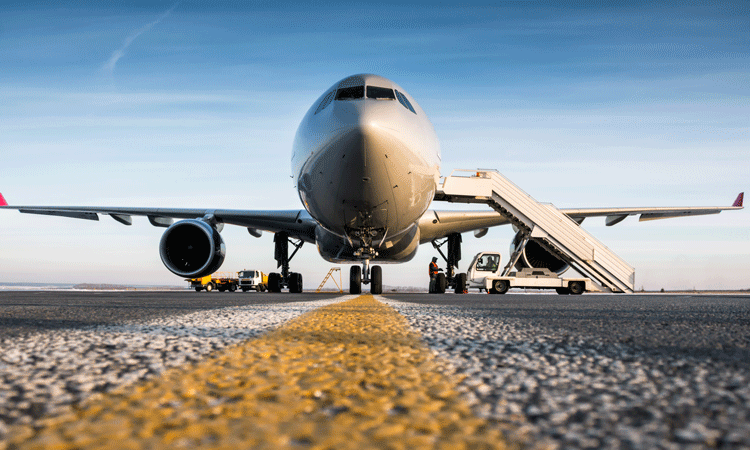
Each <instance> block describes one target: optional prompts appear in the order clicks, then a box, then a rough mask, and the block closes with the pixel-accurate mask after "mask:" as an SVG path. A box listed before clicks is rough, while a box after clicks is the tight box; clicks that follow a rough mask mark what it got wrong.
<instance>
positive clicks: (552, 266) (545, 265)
mask: <svg viewBox="0 0 750 450" xmlns="http://www.w3.org/2000/svg"><path fill="white" fill-rule="evenodd" d="M522 239H523V236H522V235H521V233H517V234H516V236H515V237H514V238H513V242H511V244H510V253H511V254H512V253H513V252H514V251H515V250H516V247H518V245H519V244H520V243H521V240H522ZM527 268H529V269H549V270H551V271H552V272H557V274H558V275H560V274H562V273H563V272H565V271H566V270H568V268H570V266H569V265H568V263H566V262H565V261H562V260H560V258H558V257H557V256H555V255H553V254H552V253H550V252H548V251H547V249H545V248H544V247H542V246H541V245H540V244H539V243H538V242H537V241H535V240H534V239H532V240H530V241H529V242H528V243H527V244H526V247H524V249H523V251H522V252H521V257H520V258H518V261H517V262H516V269H518V270H523V269H527Z"/></svg>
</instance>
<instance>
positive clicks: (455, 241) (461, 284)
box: [430, 233, 466, 294]
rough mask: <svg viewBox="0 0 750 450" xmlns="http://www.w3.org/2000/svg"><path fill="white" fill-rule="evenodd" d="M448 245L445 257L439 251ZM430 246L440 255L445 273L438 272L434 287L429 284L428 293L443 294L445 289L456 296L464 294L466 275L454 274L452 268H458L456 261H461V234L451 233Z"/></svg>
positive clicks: (434, 241)
mask: <svg viewBox="0 0 750 450" xmlns="http://www.w3.org/2000/svg"><path fill="white" fill-rule="evenodd" d="M445 244H448V256H445V254H444V253H443V251H442V250H441V249H440V247H442V246H443V245H445ZM432 246H433V247H435V250H437V251H438V253H440V256H442V257H443V259H444V260H445V262H446V264H447V267H446V269H445V273H443V272H439V273H438V274H437V276H436V277H435V283H434V285H433V284H432V283H430V293H433V294H444V293H445V291H446V290H447V289H449V288H450V289H453V292H455V293H456V294H465V293H466V274H465V273H458V274H457V273H455V271H454V268H458V261H460V260H461V233H451V234H449V235H448V236H447V237H446V238H445V240H443V241H438V240H437V239H435V240H433V241H432Z"/></svg>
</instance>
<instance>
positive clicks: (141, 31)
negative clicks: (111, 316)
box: [0, 1, 750, 289]
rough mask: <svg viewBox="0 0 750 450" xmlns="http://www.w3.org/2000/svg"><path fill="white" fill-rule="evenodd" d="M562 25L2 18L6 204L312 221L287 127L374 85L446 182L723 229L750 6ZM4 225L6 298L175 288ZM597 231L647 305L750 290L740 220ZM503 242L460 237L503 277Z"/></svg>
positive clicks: (461, 10)
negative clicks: (705, 209)
mask: <svg viewBox="0 0 750 450" xmlns="http://www.w3.org/2000/svg"><path fill="white" fill-rule="evenodd" d="M557 3H558V2H508V3H493V4H474V3H472V2H463V3H455V4H454V3H443V4H437V5H436V4H434V3H427V2H425V3H402V2H391V3H377V4H375V3H352V2H341V3H327V2H301V3H297V4H295V3H285V4H284V5H283V6H279V5H277V4H276V3H274V2H247V3H240V4H237V3H235V2H227V3H225V4H223V3H222V4H218V5H216V4H212V5H211V6H210V7H209V6H205V5H203V4H201V3H197V2H190V1H181V2H143V3H137V2H135V3H134V2H129V3H127V4H125V5H118V4H109V5H106V6H101V5H100V4H99V2H86V1H79V2H62V3H60V2H25V3H22V4H17V5H14V6H5V5H4V6H0V161H2V169H0V192H2V193H3V194H4V195H5V197H6V199H7V200H8V201H9V202H10V203H11V204H50V205H117V206H173V207H204V206H205V207H217V208H225V207H226V208H246V209H275V208H280V209H292V208H294V209H296V208H300V207H301V206H300V203H299V199H298V198H297V195H296V193H295V191H294V189H293V186H292V180H291V179H290V177H289V175H290V170H291V169H290V161H289V159H290V151H291V144H292V140H293V137H294V132H295V130H296V127H297V125H298V124H299V121H300V120H301V118H302V116H303V115H304V113H305V112H306V110H307V109H308V108H309V107H310V105H311V104H312V102H313V101H314V100H315V99H316V98H317V97H318V96H319V95H320V94H321V93H322V92H323V91H324V90H325V89H326V88H328V87H329V86H330V85H332V84H333V83H334V82H336V81H338V80H339V79H341V78H344V77H345V76H347V75H350V74H353V73H362V72H371V73H376V74H379V75H383V76H385V77H388V78H391V79H393V80H394V81H395V82H396V83H398V84H400V85H401V86H403V87H404V88H405V89H406V90H408V91H409V92H410V94H412V96H413V97H415V98H416V99H417V100H418V101H419V103H420V105H421V106H422V107H423V109H424V110H425V111H426V112H427V114H428V115H429V116H430V118H431V120H432V122H433V124H434V125H435V128H436V131H437V133H438V137H439V138H440V140H441V144H442V152H443V168H442V170H443V173H444V174H449V173H450V171H451V170H452V169H455V168H476V167H483V168H495V169H498V170H500V171H501V172H503V173H504V174H505V175H506V176H508V177H509V178H511V179H512V180H513V181H514V182H515V183H516V184H518V185H520V186H521V187H522V188H524V189H525V190H526V191H527V192H529V193H530V194H531V195H532V196H534V197H535V198H536V199H537V200H540V201H547V202H552V203H554V204H555V205H556V206H558V207H596V206H699V205H723V204H730V203H731V201H732V200H733V199H734V197H735V195H736V194H737V193H738V192H740V191H744V190H746V188H747V186H748V180H749V179H750V151H748V149H749V147H748V142H749V141H750V139H749V134H748V129H749V128H750V106H748V105H750V101H749V98H750V12H749V11H750V10H748V8H747V7H746V5H745V4H744V3H743V2H739V1H737V2H711V3H708V2H675V3H673V4H671V5H668V4H665V3H664V2H653V3H652V2H642V3H638V2H612V3H613V5H610V6H601V2H570V3H571V5H572V6H564V7H560V6H557ZM459 207H460V206H456V205H440V204H438V205H435V208H436V209H456V208H459ZM474 208H476V206H474ZM0 215H2V225H0V227H1V229H2V233H0V281H38V280H40V279H43V280H45V281H50V282H66V281H71V282H88V281H102V282H117V283H132V282H134V281H139V282H142V283H143V284H181V282H180V280H179V279H178V278H176V277H174V276H173V275H172V274H171V273H170V272H168V271H167V270H166V269H165V268H164V267H163V266H162V264H161V261H160V260H159V256H158V251H157V246H158V241H159V239H160V237H161V231H162V230H161V229H156V228H153V227H151V226H150V225H149V224H148V222H147V221H146V220H145V219H141V220H137V219H136V223H135V224H134V225H133V226H132V227H123V226H122V225H120V224H118V223H116V222H115V221H113V220H112V219H111V218H109V217H106V216H104V217H102V221H101V222H99V223H95V222H87V221H76V220H71V219H62V218H54V217H42V216H31V215H22V214H18V213H14V212H2V213H0ZM602 222H603V220H602V219H589V220H587V221H586V222H585V225H586V227H587V229H588V230H589V231H590V232H591V233H592V234H594V235H595V236H596V237H598V238H599V239H600V240H602V241H603V242H605V243H606V244H607V245H608V246H609V247H610V248H612V249H613V250H615V251H616V252H617V253H618V254H620V255H621V256H622V257H623V258H624V259H626V260H627V261H628V262H630V263H631V264H632V265H633V266H634V267H635V268H636V284H637V286H638V287H640V286H644V287H645V288H647V289H658V288H660V287H665V288H692V287H697V288H748V287H750V282H748V281H747V277H746V276H744V275H743V274H746V273H748V271H750V231H749V230H750V215H748V213H747V212H746V211H741V212H726V213H722V214H720V215H716V216H708V217H697V218H687V219H675V220H666V221H656V222H647V223H638V222H637V220H636V219H634V218H630V219H627V220H626V221H625V222H623V223H621V224H619V225H617V226H615V227H610V228H606V227H604V226H603V223H602ZM512 234H513V233H512V231H511V230H510V229H508V228H507V227H505V228H498V229H495V230H492V231H491V232H490V233H489V234H488V235H487V236H486V237H484V238H482V239H475V238H474V237H473V236H471V235H470V234H469V235H466V236H465V237H464V241H465V248H464V255H466V256H465V259H469V258H470V255H473V254H474V253H476V252H478V251H483V250H490V249H497V250H500V251H501V252H502V253H503V255H504V257H505V258H507V252H508V244H509V241H510V239H511V238H512ZM223 235H224V239H225V241H226V243H227V247H228V257H227V260H226V262H225V263H224V266H223V267H222V269H224V270H239V269H242V268H260V269H263V270H266V271H270V270H272V269H273V268H274V266H275V264H274V261H273V258H272V257H273V248H272V237H271V236H269V235H264V236H263V237H262V238H260V239H254V238H252V237H250V236H249V235H248V234H247V232H246V231H245V230H243V229H241V228H240V229H237V228H230V227H227V229H225V231H224V232H223ZM433 253H434V251H433V250H432V248H431V247H430V246H423V247H422V248H421V249H420V252H419V253H418V255H417V257H416V258H415V260H414V261H413V262H411V263H408V264H406V265H395V266H385V267H384V278H385V283H386V284H391V285H421V284H424V283H425V282H426V280H425V273H426V269H425V267H424V266H426V265H427V263H428V262H429V259H430V257H431V256H432V255H433ZM464 263H468V261H464ZM330 267H331V266H330V265H329V264H328V263H325V262H324V261H323V260H322V259H320V258H319V257H318V255H317V251H316V250H315V248H314V246H312V245H306V246H305V247H303V249H302V250H301V251H300V254H299V256H298V257H297V258H296V259H295V261H294V262H293V268H294V269H296V270H299V271H301V272H303V273H304V274H305V280H306V286H307V287H308V288H314V287H315V286H317V284H318V283H319V281H320V280H322V278H323V276H324V275H325V273H326V272H327V271H328V269H329V268H330ZM344 269H345V272H344V273H346V270H347V268H346V267H345V268H344ZM40 274H44V275H43V277H42V278H40Z"/></svg>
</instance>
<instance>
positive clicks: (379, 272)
mask: <svg viewBox="0 0 750 450" xmlns="http://www.w3.org/2000/svg"><path fill="white" fill-rule="evenodd" d="M370 293H371V294H373V295H380V294H382V293H383V269H382V268H381V267H380V266H372V269H370Z"/></svg>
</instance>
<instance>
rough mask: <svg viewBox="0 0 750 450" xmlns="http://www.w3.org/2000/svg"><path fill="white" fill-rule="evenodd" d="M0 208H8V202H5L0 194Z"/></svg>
mask: <svg viewBox="0 0 750 450" xmlns="http://www.w3.org/2000/svg"><path fill="white" fill-rule="evenodd" d="M0 206H8V202H6V201H5V197H3V194H2V193H0Z"/></svg>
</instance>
